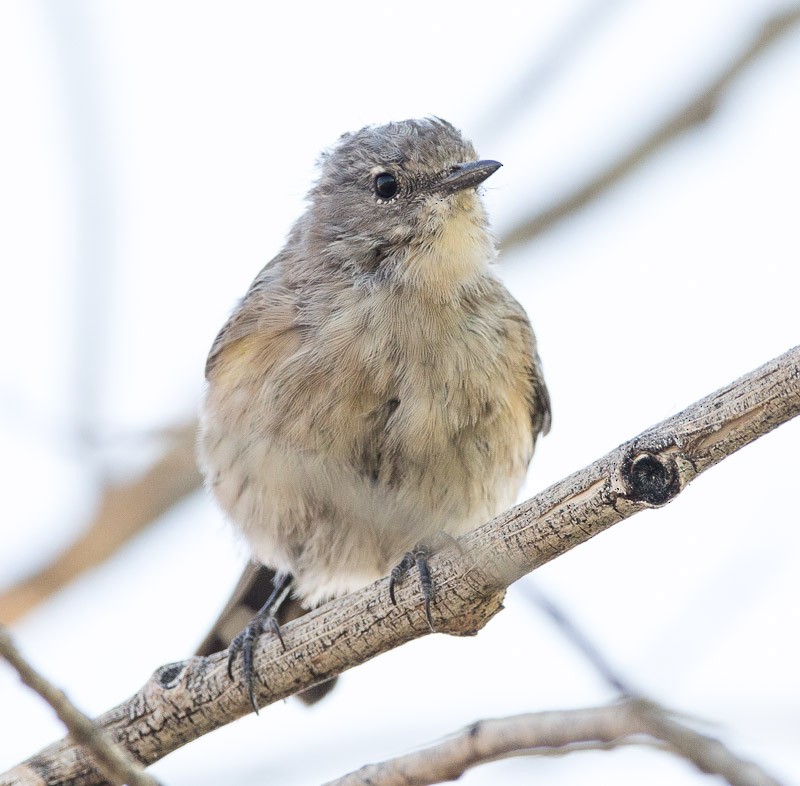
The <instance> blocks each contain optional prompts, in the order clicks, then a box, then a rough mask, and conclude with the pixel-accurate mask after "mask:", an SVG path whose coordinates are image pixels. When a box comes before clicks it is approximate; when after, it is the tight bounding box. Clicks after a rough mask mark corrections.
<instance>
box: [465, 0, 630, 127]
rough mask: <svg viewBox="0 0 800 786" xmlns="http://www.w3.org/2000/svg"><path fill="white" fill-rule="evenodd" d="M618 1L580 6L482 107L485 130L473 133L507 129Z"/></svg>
mask: <svg viewBox="0 0 800 786" xmlns="http://www.w3.org/2000/svg"><path fill="white" fill-rule="evenodd" d="M619 3H620V0H595V2H594V3H592V4H591V5H590V6H589V8H588V10H587V8H585V7H582V8H580V9H579V11H578V13H577V14H575V15H574V16H573V18H572V19H571V20H570V21H569V24H568V25H567V27H566V28H565V29H564V30H562V31H561V33H560V34H559V35H558V36H557V38H556V39H555V40H553V41H551V42H550V43H549V45H548V46H547V48H546V49H545V51H544V53H542V52H537V56H536V58H535V60H534V62H533V63H532V64H531V65H530V66H529V68H528V69H527V70H526V71H525V73H524V74H523V75H522V76H521V77H520V78H518V79H517V80H516V82H515V84H514V86H513V87H512V88H511V89H510V90H509V91H508V92H507V93H505V94H504V95H502V96H500V98H499V99H498V100H496V101H495V102H494V104H493V105H492V104H490V105H489V106H484V107H483V109H482V111H481V119H482V120H483V123H485V124H486V125H485V130H484V131H480V130H478V131H477V132H476V133H475V136H476V137H485V136H487V135H488V134H490V133H492V132H495V133H497V132H498V131H503V132H505V131H507V130H508V128H509V126H510V125H511V124H512V123H513V122H514V117H515V116H518V115H519V111H520V108H521V107H524V108H525V109H528V108H529V107H530V104H531V102H532V101H534V100H535V99H536V97H537V95H541V94H542V93H543V92H544V90H545V88H546V87H547V85H548V84H549V83H550V82H552V81H553V79H554V78H555V77H556V76H557V75H558V73H559V72H560V71H561V70H562V69H563V68H564V65H565V64H566V63H567V62H569V60H570V59H571V58H572V57H573V56H574V55H575V53H576V52H579V51H580V49H581V47H583V46H584V44H585V42H586V40H587V39H589V38H590V37H591V35H592V33H593V32H594V31H595V30H596V29H597V27H598V26H599V25H600V24H601V23H602V22H603V21H605V20H606V19H607V17H608V15H609V13H610V12H611V11H613V9H614V7H615V6H617V5H619Z"/></svg>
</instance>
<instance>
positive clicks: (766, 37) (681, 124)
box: [500, 6, 800, 251]
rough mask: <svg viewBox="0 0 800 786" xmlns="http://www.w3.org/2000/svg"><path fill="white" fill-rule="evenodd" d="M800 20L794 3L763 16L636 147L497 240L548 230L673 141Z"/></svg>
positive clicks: (518, 240)
mask: <svg viewBox="0 0 800 786" xmlns="http://www.w3.org/2000/svg"><path fill="white" fill-rule="evenodd" d="M798 23H800V6H794V7H792V8H789V9H787V10H785V11H782V12H781V13H778V14H776V15H775V16H774V17H772V18H771V19H769V20H768V21H767V22H766V23H765V24H764V25H763V26H762V27H761V29H760V30H759V31H758V33H757V34H756V35H755V36H754V38H753V39H752V40H751V41H750V43H749V44H748V45H747V47H746V48H745V49H744V50H743V51H742V52H740V53H739V54H738V55H737V56H736V57H735V58H734V60H733V61H732V62H731V63H730V64H729V65H728V66H726V67H725V68H724V69H723V70H722V72H721V73H719V74H718V75H717V77H716V78H715V79H714V80H713V81H712V82H711V83H710V84H709V85H707V86H706V87H705V88H704V89H703V90H702V92H700V93H699V94H698V95H696V96H695V97H694V98H692V99H691V100H689V101H688V102H687V103H686V104H684V105H683V106H682V107H680V108H679V109H678V111H677V112H676V113H675V114H674V115H673V116H672V117H670V118H668V119H666V120H665V121H664V122H663V123H662V124H661V125H660V126H658V127H657V128H655V129H654V130H653V131H652V132H651V133H650V134H649V135H648V136H646V137H645V138H644V139H642V140H641V141H640V142H639V144H638V145H636V146H635V147H634V148H633V149H632V150H629V151H628V152H627V153H625V154H624V155H623V156H622V157H621V158H619V159H618V160H616V161H614V162H613V163H612V164H610V165H609V166H608V167H607V168H606V169H605V170H603V171H602V172H600V173H598V174H597V175H595V177H593V178H592V179H591V180H589V181H588V182H587V183H585V184H584V185H582V186H581V187H580V188H578V189H577V190H576V191H575V192H574V193H572V194H569V195H567V196H566V197H563V198H560V199H558V200H556V201H554V202H553V203H552V204H551V205H549V206H548V207H546V208H545V209H544V210H541V211H539V212H537V213H536V214H535V215H533V216H531V217H529V218H526V219H524V220H523V221H521V222H520V223H519V224H517V226H515V227H513V228H512V229H511V230H510V231H508V232H507V233H506V234H505V235H503V236H502V237H501V239H500V244H501V246H502V248H503V250H504V251H509V250H510V249H512V248H515V247H516V246H519V245H522V244H524V243H528V242H529V241H531V240H533V239H534V238H535V237H537V236H539V235H541V234H543V233H544V232H547V231H548V230H549V229H552V227H553V226H555V225H556V224H557V223H558V222H559V221H561V220H563V219H564V218H566V217H567V216H569V215H571V214H573V213H576V212H577V211H578V210H580V209H581V208H583V207H585V206H586V205H587V204H589V203H590V202H592V201H594V200H595V199H597V198H598V197H599V196H601V195H602V194H603V193H605V192H606V191H608V190H609V189H610V188H611V187H612V186H614V185H616V184H617V183H619V182H620V181H621V180H623V179H624V178H625V177H627V176H628V175H630V174H631V172H633V171H634V170H635V169H636V168H637V167H639V166H640V165H641V164H642V163H644V162H645V161H646V160H647V159H649V158H651V157H652V156H654V155H655V154H656V153H658V152H659V151H660V150H661V149H662V148H663V147H665V146H666V145H667V144H668V143H669V142H671V141H672V140H673V139H675V138H677V137H679V136H681V135H682V134H685V133H687V132H688V131H690V130H692V129H693V128H695V127H697V126H700V125H702V124H703V123H705V122H706V121H707V120H708V119H709V118H710V117H711V116H712V115H713V114H714V112H715V111H716V110H717V108H718V106H719V104H720V101H721V100H722V98H723V96H724V95H725V93H726V91H727V90H728V89H729V88H730V86H731V84H732V83H733V82H734V80H735V79H736V78H737V77H739V76H740V75H741V73H742V72H743V71H744V70H745V69H746V68H747V67H748V66H749V65H751V64H752V63H753V62H754V61H755V60H757V59H758V57H759V56H760V55H762V54H763V53H764V52H765V51H767V50H768V49H769V48H770V47H771V46H772V45H773V44H775V43H777V42H778V41H779V40H781V39H782V38H783V37H784V36H786V35H787V34H789V33H792V32H794V30H795V27H796V26H797V24H798Z"/></svg>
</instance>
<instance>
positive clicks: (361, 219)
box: [306, 118, 501, 292]
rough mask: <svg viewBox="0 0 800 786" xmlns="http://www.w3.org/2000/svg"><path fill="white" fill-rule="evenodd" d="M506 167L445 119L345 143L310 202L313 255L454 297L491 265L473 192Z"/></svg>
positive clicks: (328, 162)
mask: <svg viewBox="0 0 800 786" xmlns="http://www.w3.org/2000/svg"><path fill="white" fill-rule="evenodd" d="M500 166H501V165H500V164H499V163H498V162H497V161H488V160H484V161H481V160H478V156H477V154H476V153H475V149H474V148H473V147H472V144H471V143H470V142H468V141H466V140H465V139H464V138H463V137H462V136H461V134H460V133H459V131H458V130H457V129H456V128H454V127H453V126H452V125H450V123H447V122H446V121H444V120H440V119H439V118H426V119H423V120H404V121H401V122H394V123H388V124H386V125H382V126H367V127H366V128H362V129H361V130H360V131H356V132H355V133H351V134H345V135H344V136H342V137H341V138H340V139H339V141H338V143H337V144H336V145H335V146H334V147H333V148H331V149H330V150H329V151H328V152H326V153H325V154H323V156H322V159H321V162H320V168H321V173H320V178H319V180H318V182H317V183H316V185H315V186H314V187H313V188H312V190H311V192H310V194H309V199H310V202H311V206H310V210H309V213H308V214H307V215H308V216H309V217H310V218H311V220H310V221H309V222H307V224H306V227H307V230H308V231H309V233H310V235H309V237H308V242H310V243H311V244H312V246H314V247H315V248H313V249H310V250H311V251H312V252H313V253H314V254H315V256H324V257H327V258H328V260H329V261H332V262H333V263H334V264H337V265H340V266H344V267H345V268H346V269H348V270H352V271H353V272H354V273H356V274H366V275H369V276H376V277H378V278H379V279H381V280H388V281H395V282H400V283H403V284H406V285H412V286H417V287H422V288H425V287H433V288H434V289H436V290H437V291H440V290H441V291H442V292H444V291H445V290H449V289H452V288H453V287H455V288H458V287H459V286H460V285H461V284H463V283H465V282H466V281H467V280H468V279H470V277H474V276H475V275H476V274H478V273H482V272H483V270H484V269H485V267H486V265H487V264H488V262H489V261H491V259H492V258H493V256H494V242H493V239H492V237H491V235H490V234H489V231H488V225H487V219H486V214H485V211H484V208H483V204H482V202H481V199H480V197H479V195H478V193H477V191H476V189H477V187H478V186H479V185H480V184H481V183H482V182H483V181H484V180H486V178H487V177H489V176H490V175H491V174H493V173H494V172H495V171H497V169H498V168H499V167H500Z"/></svg>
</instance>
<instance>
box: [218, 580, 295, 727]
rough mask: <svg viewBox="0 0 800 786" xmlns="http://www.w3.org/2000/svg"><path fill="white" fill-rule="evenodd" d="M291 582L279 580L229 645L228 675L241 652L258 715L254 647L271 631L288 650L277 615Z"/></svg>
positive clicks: (250, 695)
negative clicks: (265, 600) (262, 635)
mask: <svg viewBox="0 0 800 786" xmlns="http://www.w3.org/2000/svg"><path fill="white" fill-rule="evenodd" d="M291 584H292V577H291V576H287V577H286V578H285V579H283V580H282V581H280V582H278V583H277V584H276V586H275V589H274V591H273V593H272V594H271V595H270V597H269V599H268V600H267V602H266V603H265V604H264V605H263V606H262V607H261V608H260V609H259V611H258V613H257V614H256V615H255V617H253V619H252V620H250V622H249V623H248V625H247V627H246V628H245V629H244V630H243V631H242V632H241V633H239V634H238V635H237V636H235V637H234V639H233V640H232V641H231V643H230V645H229V646H228V677H230V679H231V680H233V662H234V661H235V660H236V656H237V655H238V654H239V653H240V652H241V653H242V678H243V679H244V684H245V687H246V688H247V695H248V696H249V697H250V704H252V705H253V709H254V710H255V713H256V715H258V705H257V704H256V696H255V687H254V677H255V674H254V670H253V648H254V647H255V644H256V642H257V641H258V637H259V636H260V635H261V634H262V633H266V632H271V633H273V634H275V635H276V636H277V637H278V640H279V641H280V643H281V646H282V647H283V649H284V651H285V650H286V644H285V643H284V641H283V635H282V634H281V628H280V625H279V624H278V620H277V618H276V616H275V615H276V613H277V611H278V609H279V608H280V606H281V604H282V603H283V601H284V600H285V599H286V597H287V596H288V594H289V591H290V590H291Z"/></svg>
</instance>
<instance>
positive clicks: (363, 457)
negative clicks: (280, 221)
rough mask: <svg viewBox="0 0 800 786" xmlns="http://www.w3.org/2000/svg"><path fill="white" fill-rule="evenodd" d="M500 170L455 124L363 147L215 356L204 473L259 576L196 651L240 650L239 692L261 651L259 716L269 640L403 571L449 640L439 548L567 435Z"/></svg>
mask: <svg viewBox="0 0 800 786" xmlns="http://www.w3.org/2000/svg"><path fill="white" fill-rule="evenodd" d="M500 166H501V164H500V163H499V162H497V161H493V160H488V159H479V158H478V155H477V153H476V152H475V148H474V147H473V145H472V144H471V143H470V142H469V141H467V140H466V139H465V138H464V137H463V135H462V133H461V132H460V131H459V130H458V129H457V128H456V127H455V126H453V125H452V124H450V123H449V122H447V121H445V120H443V119H441V118H438V117H425V118H421V119H409V120H403V121H394V122H389V123H386V124H382V125H370V126H366V127H364V128H361V129H360V130H358V131H355V132H351V133H346V134H344V135H342V136H341V137H340V138H339V140H338V141H337V142H336V143H335V144H334V145H333V146H332V147H331V148H329V149H327V150H326V151H324V152H323V153H322V155H321V157H320V159H319V161H318V168H319V175H318V179H317V180H316V182H315V183H314V184H313V185H312V187H311V189H310V191H309V193H308V195H307V207H306V209H305V212H304V213H303V214H302V215H301V216H300V218H299V219H298V220H297V221H296V222H295V223H294V225H293V226H292V228H291V230H290V231H289V234H288V238H287V240H286V243H285V245H284V247H283V248H282V249H281V250H280V252H279V253H278V254H277V256H275V257H274V258H273V259H272V260H271V261H270V262H269V263H268V264H267V265H266V266H265V267H264V268H263V269H262V270H261V272H260V273H258V275H257V276H256V278H255V280H254V281H253V283H252V284H251V286H250V288H249V290H248V291H247V293H246V294H245V296H244V297H243V298H242V300H241V302H240V303H239V304H238V305H237V306H236V307H235V308H234V310H233V312H232V313H231V315H230V317H229V318H228V320H227V322H225V324H224V326H223V327H222V329H221V330H220V332H219V334H218V335H217V337H216V339H215V340H214V342H213V345H212V347H211V350H210V353H209V355H208V360H207V363H206V368H205V376H206V390H205V395H204V398H203V403H202V406H201V418H200V423H201V426H200V432H199V434H200V435H199V439H198V457H199V464H200V467H201V469H202V471H203V474H204V476H205V480H206V485H207V487H208V488H209V489H210V491H211V493H212V494H213V496H214V497H215V498H216V500H217V501H218V503H219V504H220V506H221V507H222V509H223V511H224V512H225V514H226V515H227V517H228V518H229V519H230V521H231V522H232V523H233V524H234V526H235V528H236V529H237V530H238V532H239V533H240V535H241V536H242V537H243V540H244V541H245V543H246V545H247V546H248V548H249V550H250V554H251V562H250V563H249V564H248V566H247V568H246V569H245V572H244V575H243V577H242V579H241V581H240V582H239V585H238V586H237V588H236V590H235V592H234V595H233V597H232V599H231V601H230V602H229V603H228V605H227V606H226V607H225V609H224V610H223V612H222V614H221V615H220V618H219V619H218V620H217V622H216V623H215V625H214V626H213V629H212V631H211V633H210V634H209V635H208V636H207V637H206V639H205V640H204V641H203V643H202V644H201V646H200V647H199V648H198V651H197V652H198V654H203V655H206V654H210V653H211V652H215V651H221V650H223V649H225V647H226V646H227V647H228V654H229V660H228V669H229V673H230V674H231V677H232V671H231V664H232V662H233V659H234V658H235V657H236V656H237V655H238V654H239V653H240V652H241V654H242V658H243V674H244V679H245V681H246V683H247V689H248V692H249V696H250V700H251V703H252V705H253V707H254V709H255V710H256V712H257V711H258V708H257V705H256V701H255V694H254V687H253V683H254V673H253V657H252V649H253V645H254V642H255V640H256V639H257V638H258V636H259V635H261V634H262V633H264V632H265V631H268V630H271V631H273V632H274V633H276V634H277V635H278V636H280V635H281V634H280V627H281V625H282V624H284V623H285V621H286V620H288V619H292V618H294V617H296V616H299V615H301V614H303V613H305V612H306V611H308V610H310V609H312V608H314V607H316V606H318V605H320V604H322V603H324V602H326V601H327V600H330V599H332V598H336V597H339V596H341V595H344V594H346V593H349V592H352V591H354V590H357V589H359V588H361V587H364V586H366V585H368V584H370V583H372V582H373V581H375V580H377V579H380V578H382V577H386V576H387V575H391V583H390V594H391V600H392V601H394V584H395V583H396V582H397V581H399V580H401V579H402V578H403V576H404V575H405V574H406V573H407V572H408V571H409V570H411V569H413V566H414V565H417V566H418V567H419V575H420V581H421V584H422V593H423V596H424V602H425V611H426V614H427V616H428V620H429V622H430V624H431V626H433V618H432V616H431V607H430V603H431V599H432V598H433V597H434V592H433V590H432V581H431V578H430V576H429V573H428V568H427V557H428V556H429V554H430V544H431V542H433V541H435V540H436V538H437V536H438V535H440V534H444V535H445V536H449V537H452V538H455V537H457V536H459V535H462V534H464V533H466V532H468V531H470V530H471V529H474V528H475V527H477V526H479V525H481V524H483V523H485V522H486V521H488V520H489V519H491V518H492V517H493V516H495V515H496V514H498V513H499V512H501V511H503V510H504V509H506V508H508V507H510V506H511V505H512V504H513V503H514V502H515V501H516V497H517V494H518V492H519V490H520V487H521V485H522V483H523V481H524V479H525V477H526V473H527V470H528V465H529V463H530V460H531V457H532V455H533V452H534V447H535V445H536V442H537V439H538V438H539V436H540V435H542V434H546V433H547V432H548V431H549V428H550V422H551V405H550V397H549V394H548V390H547V386H546V384H545V382H544V377H543V374H542V365H541V361H540V358H539V354H538V348H537V342H536V338H535V336H534V333H533V330H532V328H531V324H530V321H529V319H528V316H527V314H526V312H525V311H524V309H523V308H522V306H521V305H520V304H519V303H518V302H517V301H516V300H515V299H514V297H513V296H512V295H511V294H510V292H509V291H508V290H507V289H506V287H505V286H504V285H503V283H502V282H501V281H500V279H499V278H498V276H497V275H496V273H495V270H494V263H495V261H496V257H497V250H496V241H495V239H494V236H493V234H492V232H491V230H490V227H489V221H488V217H487V213H486V210H485V207H484V204H483V200H482V196H481V192H482V184H483V183H484V181H485V180H486V179H487V178H488V177H490V176H491V175H492V174H494V173H495V172H496V171H497V170H498V169H499V168H500ZM433 583H435V582H433ZM253 611H256V613H255V616H253V618H252V620H251V621H250V622H249V623H247V617H249V616H250V615H251V614H252V613H253ZM237 629H238V630H239V633H238V634H236V635H234V633H235V631H236V630H237ZM329 687H330V684H328V685H325V684H323V685H322V686H318V688H317V689H312V690H311V691H310V692H308V693H306V694H304V695H303V696H302V697H301V698H304V700H306V701H308V702H311V701H314V700H316V699H318V698H320V697H321V695H324V693H325V692H326V690H327V689H328V688H329Z"/></svg>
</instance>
